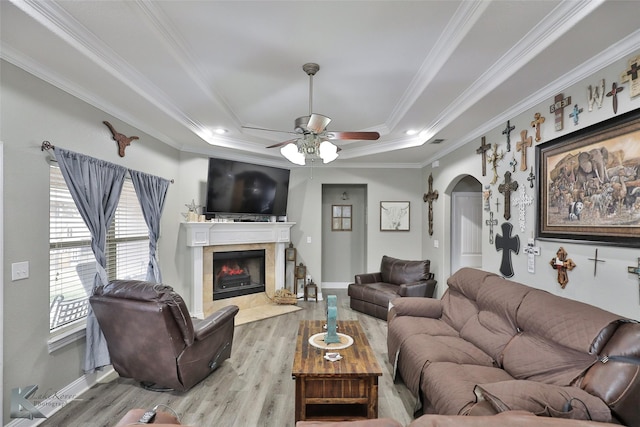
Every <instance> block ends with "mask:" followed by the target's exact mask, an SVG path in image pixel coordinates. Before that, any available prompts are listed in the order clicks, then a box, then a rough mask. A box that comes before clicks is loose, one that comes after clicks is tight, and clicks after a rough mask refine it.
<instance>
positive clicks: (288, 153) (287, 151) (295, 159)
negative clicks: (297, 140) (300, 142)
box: [280, 143, 305, 166]
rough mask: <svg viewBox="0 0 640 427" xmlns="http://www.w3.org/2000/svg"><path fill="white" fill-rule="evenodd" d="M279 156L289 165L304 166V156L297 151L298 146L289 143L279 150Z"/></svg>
mask: <svg viewBox="0 0 640 427" xmlns="http://www.w3.org/2000/svg"><path fill="white" fill-rule="evenodd" d="M280 154H282V155H283V156H284V158H285V159H287V160H289V161H290V162H291V163H293V164H296V165H300V166H304V165H305V155H304V154H303V153H301V152H300V151H299V150H298V146H297V145H296V144H293V143H289V144H287V145H285V146H284V147H282V148H281V149H280Z"/></svg>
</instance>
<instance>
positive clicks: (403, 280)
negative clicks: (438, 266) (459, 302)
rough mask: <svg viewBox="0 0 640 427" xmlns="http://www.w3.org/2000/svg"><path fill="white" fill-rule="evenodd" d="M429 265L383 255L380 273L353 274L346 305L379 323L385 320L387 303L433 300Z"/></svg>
mask: <svg viewBox="0 0 640 427" xmlns="http://www.w3.org/2000/svg"><path fill="white" fill-rule="evenodd" d="M430 267H431V261H429V260H422V261H407V260H402V259H396V258H392V257H389V256H386V255H384V256H383V257H382V262H381V263H380V271H379V272H376V273H366V274H356V276H355V283H351V284H349V289H348V293H349V297H350V302H349V305H350V307H351V308H352V309H354V310H356V311H360V312H362V313H365V314H369V315H371V316H375V317H377V318H379V319H383V320H386V319H387V314H388V311H389V302H390V301H393V300H394V299H396V298H399V297H427V298H431V297H433V294H434V292H435V289H436V280H435V279H434V278H433V273H431V272H430V271H429V269H430Z"/></svg>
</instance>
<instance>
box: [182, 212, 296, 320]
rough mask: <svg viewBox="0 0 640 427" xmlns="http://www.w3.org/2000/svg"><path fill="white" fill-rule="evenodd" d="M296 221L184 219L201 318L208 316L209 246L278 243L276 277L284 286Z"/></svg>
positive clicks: (195, 309)
mask: <svg viewBox="0 0 640 427" xmlns="http://www.w3.org/2000/svg"><path fill="white" fill-rule="evenodd" d="M295 224H296V223H295V222H183V223H182V226H183V227H184V228H185V230H186V244H187V248H189V250H188V253H189V255H188V257H189V259H188V265H189V269H190V276H191V277H190V280H189V281H190V282H191V284H192V288H191V307H189V311H190V312H191V314H192V315H193V316H195V317H197V318H200V319H202V318H204V308H203V305H204V302H203V288H204V283H203V266H204V255H203V253H204V248H205V247H206V246H222V245H244V244H251V243H275V244H276V252H275V254H276V256H275V278H276V288H279V286H278V284H281V285H284V264H285V260H284V249H285V244H287V243H289V242H290V241H291V227H293V226H294V225H295Z"/></svg>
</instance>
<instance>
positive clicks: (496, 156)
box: [487, 143, 504, 184]
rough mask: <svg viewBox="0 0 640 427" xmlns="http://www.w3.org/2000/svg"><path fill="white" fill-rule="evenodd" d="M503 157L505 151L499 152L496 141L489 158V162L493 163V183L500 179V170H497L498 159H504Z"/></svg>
mask: <svg viewBox="0 0 640 427" xmlns="http://www.w3.org/2000/svg"><path fill="white" fill-rule="evenodd" d="M503 157H504V152H500V153H498V144H497V143H494V144H493V152H492V153H491V155H490V156H489V158H488V159H487V163H491V168H492V169H493V179H492V180H491V184H495V183H496V181H498V172H497V168H498V161H499V160H502V158H503Z"/></svg>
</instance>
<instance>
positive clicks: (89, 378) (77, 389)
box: [5, 366, 115, 427]
mask: <svg viewBox="0 0 640 427" xmlns="http://www.w3.org/2000/svg"><path fill="white" fill-rule="evenodd" d="M112 374H115V371H114V370H113V367H112V366H108V367H106V368H104V369H103V370H101V371H99V372H94V373H91V374H84V375H83V376H81V377H80V378H78V379H77V380H75V381H73V382H72V383H71V384H69V385H67V386H65V387H64V388H62V389H60V390H58V391H57V392H53V393H50V392H49V391H47V390H44V391H43V392H44V393H46V394H52V395H51V396H49V397H48V398H46V399H44V400H42V401H41V402H39V403H37V404H35V405H34V406H35V407H36V408H37V409H38V410H39V411H40V412H41V413H42V414H43V415H44V416H45V417H46V418H35V419H32V420H31V419H28V418H14V419H13V420H12V421H11V422H9V423H8V424H6V425H5V427H34V426H38V425H40V424H42V423H43V422H45V421H46V420H47V418H49V417H51V416H52V415H53V414H55V413H56V412H58V411H59V410H60V409H62V408H64V407H65V406H66V405H67V404H69V403H71V402H73V401H74V400H78V399H79V397H80V396H81V395H82V394H83V393H84V392H86V391H88V390H89V389H90V388H91V387H93V386H94V385H96V384H98V383H100V382H103V381H104V380H105V379H106V378H107V377H108V376H109V375H112ZM38 393H39V392H38V391H36V394H38Z"/></svg>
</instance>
